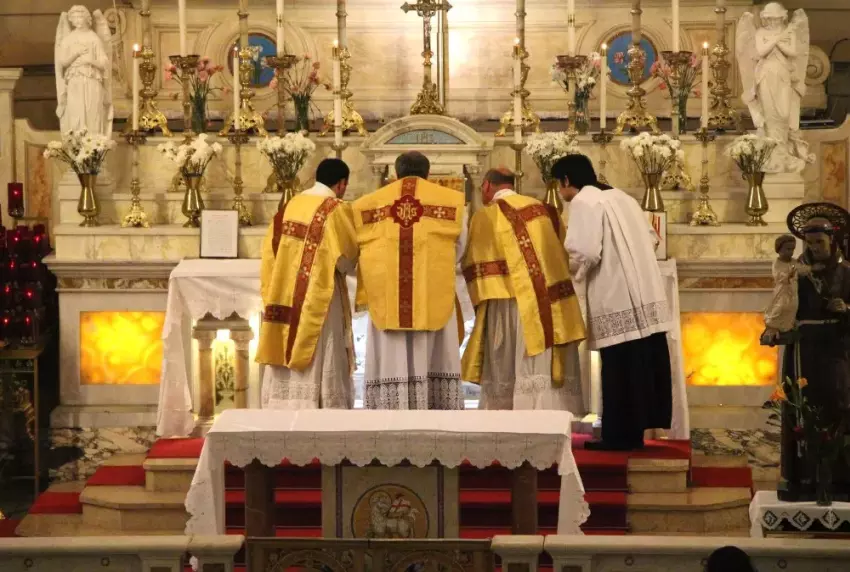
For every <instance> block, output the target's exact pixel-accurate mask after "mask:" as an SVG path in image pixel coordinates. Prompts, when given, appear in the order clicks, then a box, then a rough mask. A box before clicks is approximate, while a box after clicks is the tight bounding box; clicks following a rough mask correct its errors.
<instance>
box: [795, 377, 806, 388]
mask: <svg viewBox="0 0 850 572" xmlns="http://www.w3.org/2000/svg"><path fill="white" fill-rule="evenodd" d="M807 385H809V380H808V379H806V378H805V377H801V378H800V379H798V380H797V386H798V387H799V388H800V389H803V388H804V387H806V386H807Z"/></svg>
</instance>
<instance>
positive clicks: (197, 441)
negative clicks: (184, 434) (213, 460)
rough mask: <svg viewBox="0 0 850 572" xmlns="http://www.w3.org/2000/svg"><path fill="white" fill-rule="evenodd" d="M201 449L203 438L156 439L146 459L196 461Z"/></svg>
mask: <svg viewBox="0 0 850 572" xmlns="http://www.w3.org/2000/svg"><path fill="white" fill-rule="evenodd" d="M203 447H204V439H203V437H197V438H193V439H158V440H157V441H156V443H154V444H153V447H151V449H150V451H148V459H197V458H198V457H200V456H201V449H203Z"/></svg>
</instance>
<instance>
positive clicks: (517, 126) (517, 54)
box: [514, 38, 522, 143]
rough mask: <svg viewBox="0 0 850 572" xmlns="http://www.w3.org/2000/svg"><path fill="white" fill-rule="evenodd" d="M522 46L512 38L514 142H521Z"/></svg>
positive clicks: (517, 40)
mask: <svg viewBox="0 0 850 572" xmlns="http://www.w3.org/2000/svg"><path fill="white" fill-rule="evenodd" d="M521 55H522V47H521V46H520V42H519V38H517V39H516V40H514V142H515V143H522V94H521V93H520V92H521V91H522V87H521V85H522V57H521Z"/></svg>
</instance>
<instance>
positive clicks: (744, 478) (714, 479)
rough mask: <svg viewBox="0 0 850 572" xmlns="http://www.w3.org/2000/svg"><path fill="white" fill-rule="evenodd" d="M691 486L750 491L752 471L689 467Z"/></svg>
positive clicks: (749, 469)
mask: <svg viewBox="0 0 850 572" xmlns="http://www.w3.org/2000/svg"><path fill="white" fill-rule="evenodd" d="M691 486H693V487H730V488H731V487H741V488H744V487H747V488H750V489H751V488H753V471H752V469H751V468H750V467H691Z"/></svg>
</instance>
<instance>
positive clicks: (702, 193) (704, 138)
mask: <svg viewBox="0 0 850 572" xmlns="http://www.w3.org/2000/svg"><path fill="white" fill-rule="evenodd" d="M696 138H697V140H698V141H699V142H700V143H702V168H701V170H702V175H701V177H700V180H699V206H698V207H697V210H696V212H695V213H694V214H692V215H691V220H690V225H691V226H720V221H719V219H718V217H717V213H715V212H714V209H713V208H711V203H710V202H709V201H708V191H709V178H708V144H709V143H711V142H712V141H714V140H715V136H714V135H713V134H712V133H709V132H708V130H707V129H705V128H702V129H700V130H699V131H697V132H696Z"/></svg>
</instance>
